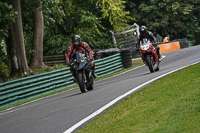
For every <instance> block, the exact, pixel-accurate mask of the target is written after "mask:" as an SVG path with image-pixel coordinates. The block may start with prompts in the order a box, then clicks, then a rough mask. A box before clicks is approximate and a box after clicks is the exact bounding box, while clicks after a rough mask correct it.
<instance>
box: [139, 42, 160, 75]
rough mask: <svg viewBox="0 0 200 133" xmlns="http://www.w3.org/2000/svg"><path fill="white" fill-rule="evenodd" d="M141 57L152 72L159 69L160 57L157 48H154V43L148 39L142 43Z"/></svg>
mask: <svg viewBox="0 0 200 133" xmlns="http://www.w3.org/2000/svg"><path fill="white" fill-rule="evenodd" d="M139 51H140V57H141V58H142V60H143V62H144V63H145V64H146V65H147V66H148V67H149V70H150V72H151V73H153V72H154V71H159V69H160V68H159V63H160V62H159V59H158V54H157V49H156V48H154V46H153V44H152V43H151V42H150V41H149V40H147V39H143V41H142V43H140V48H139Z"/></svg>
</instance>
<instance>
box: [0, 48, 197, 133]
mask: <svg viewBox="0 0 200 133" xmlns="http://www.w3.org/2000/svg"><path fill="white" fill-rule="evenodd" d="M199 50H200V46H195V47H190V48H185V49H181V50H177V51H173V52H169V53H165V54H162V55H163V56H166V57H165V58H164V59H163V60H162V62H161V64H160V71H158V72H155V73H150V72H149V70H148V68H147V66H142V67H139V68H137V69H134V70H131V71H129V72H127V73H124V74H121V75H118V76H115V77H112V78H109V79H106V80H102V81H98V82H96V83H95V85H94V90H92V91H89V92H86V93H83V94H82V93H81V92H80V90H79V88H75V89H72V90H69V91H66V92H63V93H60V94H56V95H53V96H49V97H46V98H43V99H40V100H37V101H34V102H31V103H28V104H25V105H21V106H18V107H14V108H12V109H10V110H6V111H2V112H0V133H63V132H64V131H66V130H67V129H68V128H70V127H72V126H73V125H74V124H76V123H77V122H79V121H80V120H82V119H84V118H85V117H87V116H89V115H90V114H92V113H93V112H95V111H96V110H98V109H99V108H101V107H103V106H104V105H105V104H107V103H109V102H110V101H112V100H113V99H115V98H117V97H119V96H120V95H122V94H124V93H126V92H127V91H129V90H131V89H133V88H135V87H137V86H139V85H141V84H143V83H145V82H146V81H149V80H151V79H153V78H155V77H158V76H160V75H162V74H165V73H167V72H170V71H172V70H175V69H178V68H180V67H183V66H187V65H190V64H193V63H195V62H199V61H200V52H199ZM141 89H142V88H141Z"/></svg>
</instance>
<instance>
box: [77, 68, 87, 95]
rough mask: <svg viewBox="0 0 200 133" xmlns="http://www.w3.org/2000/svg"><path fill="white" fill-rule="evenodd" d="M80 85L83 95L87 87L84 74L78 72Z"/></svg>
mask: <svg viewBox="0 0 200 133" xmlns="http://www.w3.org/2000/svg"><path fill="white" fill-rule="evenodd" d="M77 78H78V85H79V88H80V90H81V92H82V93H84V92H85V91H86V85H85V84H84V78H83V72H82V71H79V72H78V77H77Z"/></svg>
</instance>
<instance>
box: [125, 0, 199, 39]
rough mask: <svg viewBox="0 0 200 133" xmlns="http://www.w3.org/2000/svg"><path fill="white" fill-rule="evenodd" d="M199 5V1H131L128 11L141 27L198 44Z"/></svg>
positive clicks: (128, 3)
mask: <svg viewBox="0 0 200 133" xmlns="http://www.w3.org/2000/svg"><path fill="white" fill-rule="evenodd" d="M199 4H200V1H199V0H184V1H183V0H173V1H172V0H149V1H144V0H142V1H139V0H136V1H135V0H134V1H133V0H129V1H128V2H127V5H126V6H127V8H126V9H127V10H130V11H131V14H134V17H135V18H136V20H137V21H136V22H137V23H138V24H139V25H146V26H147V27H148V29H149V30H152V31H153V32H154V33H158V34H160V35H162V36H163V37H164V36H166V35H168V34H169V35H171V38H172V39H182V38H188V39H189V40H192V41H193V42H195V43H197V42H199V41H200V40H199V39H198V36H199V30H200V23H199V22H200V19H199V17H198V16H199V13H200V10H199V9H200V8H199Z"/></svg>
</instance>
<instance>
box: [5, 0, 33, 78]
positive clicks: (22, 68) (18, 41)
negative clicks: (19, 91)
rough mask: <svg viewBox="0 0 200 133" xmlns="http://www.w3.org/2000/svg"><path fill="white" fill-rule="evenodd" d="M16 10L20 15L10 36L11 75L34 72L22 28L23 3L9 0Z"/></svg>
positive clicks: (13, 25) (12, 27)
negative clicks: (27, 53)
mask: <svg viewBox="0 0 200 133" xmlns="http://www.w3.org/2000/svg"><path fill="white" fill-rule="evenodd" d="M9 2H10V4H11V5H12V6H13V8H14V10H15V11H17V12H18V17H17V18H16V19H15V22H14V23H12V24H11V28H10V30H9V38H8V44H7V47H8V53H9V55H10V57H11V62H12V69H11V75H20V76H26V75H29V74H31V73H32V71H31V69H29V67H28V64H27V60H26V51H25V46H24V35H23V28H22V16H21V5H20V4H21V3H20V0H9Z"/></svg>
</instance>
